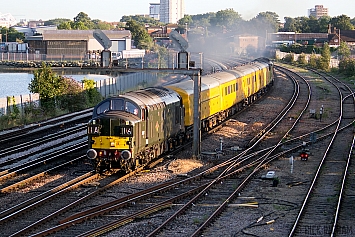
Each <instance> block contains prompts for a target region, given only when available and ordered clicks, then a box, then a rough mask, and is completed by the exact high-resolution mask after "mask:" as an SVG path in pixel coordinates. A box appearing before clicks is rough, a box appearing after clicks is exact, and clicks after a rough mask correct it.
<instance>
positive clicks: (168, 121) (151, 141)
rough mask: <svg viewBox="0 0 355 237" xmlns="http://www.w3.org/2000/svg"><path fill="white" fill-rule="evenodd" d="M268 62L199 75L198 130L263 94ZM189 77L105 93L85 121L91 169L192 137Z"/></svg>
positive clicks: (137, 161) (127, 166)
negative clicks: (91, 114)
mask: <svg viewBox="0 0 355 237" xmlns="http://www.w3.org/2000/svg"><path fill="white" fill-rule="evenodd" d="M272 84H273V64H272V62H270V61H269V60H268V59H265V58H260V59H256V60H254V61H252V62H250V63H248V64H244V65H241V66H238V67H235V68H233V69H231V70H226V71H222V72H218V73H214V74H210V75H205V76H202V77H201V95H200V98H201V100H200V101H201V129H203V130H209V129H211V128H213V127H215V126H216V125H218V124H219V123H220V122H221V121H223V120H225V119H226V118H227V117H228V116H230V115H232V114H234V113H236V112H237V111H239V110H241V109H242V108H243V107H245V106H246V105H248V104H251V103H252V102H253V101H254V100H256V99H257V98H258V97H260V96H261V95H262V94H263V93H265V92H266V91H267V90H268V88H269V87H270V86H271V85H272ZM193 88H194V86H193V80H185V81H182V82H178V83H175V84H170V85H168V86H164V87H162V86H160V87H150V88H146V89H141V90H138V91H131V92H127V93H125V94H123V95H119V96H115V97H110V98H107V99H105V100H103V101H102V102H100V103H99V104H98V105H96V106H95V108H94V110H93V116H92V119H91V120H90V121H89V122H88V127H87V133H88V141H89V142H88V143H89V149H88V151H87V157H88V158H89V159H91V160H92V161H93V162H94V166H95V169H96V171H97V172H103V171H104V170H109V169H111V168H114V169H116V168H117V169H121V170H124V171H126V172H130V171H132V170H134V169H136V168H137V167H141V166H144V165H145V164H147V163H148V162H149V161H151V160H152V159H154V158H156V157H158V156H160V155H161V154H163V153H164V152H167V151H169V150H173V149H174V148H175V147H176V146H179V145H181V144H183V143H184V142H186V141H188V140H190V139H191V138H192V136H193V99H194V95H193V92H194V91H193Z"/></svg>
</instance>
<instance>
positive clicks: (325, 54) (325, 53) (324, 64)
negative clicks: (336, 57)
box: [318, 43, 331, 71]
mask: <svg viewBox="0 0 355 237" xmlns="http://www.w3.org/2000/svg"><path fill="white" fill-rule="evenodd" d="M330 56H331V53H330V48H329V45H328V44H327V43H325V44H324V45H323V48H322V53H321V57H320V58H319V60H318V68H319V69H322V70H326V71H327V70H329V63H330Z"/></svg>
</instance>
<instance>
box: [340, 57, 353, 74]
mask: <svg viewBox="0 0 355 237" xmlns="http://www.w3.org/2000/svg"><path fill="white" fill-rule="evenodd" d="M339 72H341V73H343V74H344V75H345V76H349V77H351V76H352V77H354V75H355V60H354V59H352V58H345V59H343V60H341V61H340V62H339Z"/></svg>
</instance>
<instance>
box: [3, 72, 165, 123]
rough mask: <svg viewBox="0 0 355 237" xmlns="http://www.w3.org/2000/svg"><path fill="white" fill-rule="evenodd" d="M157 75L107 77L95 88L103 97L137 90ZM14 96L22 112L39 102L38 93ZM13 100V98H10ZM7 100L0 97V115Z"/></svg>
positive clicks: (153, 81) (154, 82)
mask: <svg viewBox="0 0 355 237" xmlns="http://www.w3.org/2000/svg"><path fill="white" fill-rule="evenodd" d="M158 81H159V77H158V74H157V73H143V72H140V73H131V74H128V75H123V76H119V77H117V78H108V79H104V80H100V81H96V88H97V90H98V91H99V92H100V93H101V95H102V96H103V97H105V98H107V97H110V96H114V95H118V94H123V93H124V92H127V91H131V90H137V89H140V88H145V87H149V86H154V85H157V84H158ZM12 97H14V101H15V104H16V106H17V108H18V109H19V110H20V111H21V112H23V109H24V108H25V106H26V104H28V103H30V102H32V103H36V104H37V105H38V104H39V94H28V95H17V96H11V98H12ZM12 101H13V100H12ZM12 101H11V102H10V103H9V102H8V99H7V98H0V116H1V115H5V114H8V113H10V111H9V110H11V106H12V105H13V102H12Z"/></svg>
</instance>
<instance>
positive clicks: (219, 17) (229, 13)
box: [210, 8, 242, 29]
mask: <svg viewBox="0 0 355 237" xmlns="http://www.w3.org/2000/svg"><path fill="white" fill-rule="evenodd" d="M241 20H242V18H241V16H240V14H239V13H238V12H236V11H234V10H233V8H229V9H226V10H220V11H218V12H217V13H216V17H215V18H213V19H211V21H210V23H211V25H214V26H220V27H225V28H226V29H232V28H233V27H235V26H236V25H237V24H238V23H239V22H240V21H241Z"/></svg>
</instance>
